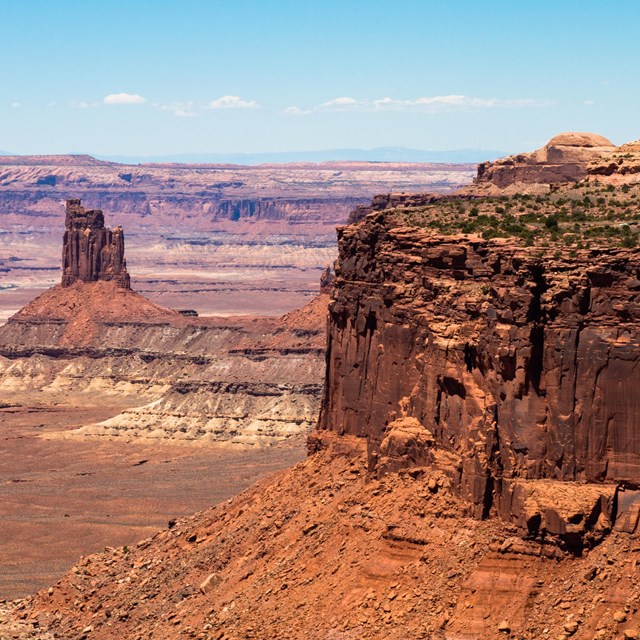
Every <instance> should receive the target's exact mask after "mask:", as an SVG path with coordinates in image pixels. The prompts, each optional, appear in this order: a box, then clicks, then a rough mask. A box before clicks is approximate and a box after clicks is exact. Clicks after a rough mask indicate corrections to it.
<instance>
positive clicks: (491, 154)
mask: <svg viewBox="0 0 640 640" xmlns="http://www.w3.org/2000/svg"><path fill="white" fill-rule="evenodd" d="M505 155H507V154H506V153H505V152H503V151H496V150H493V149H454V150H450V151H434V150H430V149H407V148H404V147H377V148H375V149H327V150H324V151H276V152H271V153H270V152H264V153H202V154H197V153H183V154H171V155H163V156H103V155H96V156H95V157H97V158H99V159H100V160H109V161H111V162H124V163H127V164H132V163H133V164H135V163H141V162H180V163H201V164H226V163H228V164H244V165H255V164H270V163H279V162H331V161H334V162H336V161H345V162H348V161H360V162H445V163H468V162H470V163H476V162H483V161H484V160H495V159H496V158H500V157H502V156H505Z"/></svg>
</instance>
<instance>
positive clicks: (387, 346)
mask: <svg viewBox="0 0 640 640" xmlns="http://www.w3.org/2000/svg"><path fill="white" fill-rule="evenodd" d="M339 250H340V258H339V261H338V268H337V281H336V287H335V290H334V300H333V302H332V303H331V305H330V324H329V336H328V349H329V351H328V359H327V365H328V368H327V377H326V390H325V398H324V403H323V407H322V411H321V417H320V423H319V426H320V429H323V430H332V431H336V432H338V433H342V434H350V435H355V436H361V437H365V438H367V440H368V443H369V455H370V465H371V466H372V468H375V466H376V465H377V464H378V460H379V459H387V460H388V458H389V455H388V452H387V451H385V450H383V449H384V447H383V443H385V442H386V440H387V439H388V437H389V433H393V432H394V431H395V430H396V429H395V425H397V424H398V423H397V421H398V420H399V419H401V418H403V419H406V418H410V419H411V420H415V421H417V422H418V423H419V424H420V425H422V427H423V428H424V429H425V433H429V434H432V435H433V441H434V446H433V448H434V451H435V457H436V460H437V463H438V464H440V466H441V467H442V468H443V469H445V470H446V473H447V475H448V476H449V477H450V478H451V480H452V483H453V485H454V486H456V487H457V489H458V491H459V492H460V493H461V494H462V495H464V496H465V497H466V498H468V500H469V501H470V504H471V505H472V506H471V511H472V512H473V513H474V514H475V515H476V516H479V517H482V516H486V515H488V514H489V513H492V512H495V511H497V512H498V513H500V514H501V515H503V517H505V518H507V519H511V520H512V521H513V522H514V524H516V526H518V527H519V528H520V530H521V531H522V532H523V533H525V534H535V533H536V532H538V531H541V530H544V531H545V532H546V533H550V534H553V535H558V536H559V537H561V538H562V537H564V540H565V542H566V543H567V544H572V540H573V538H575V537H576V536H578V537H580V535H582V534H584V533H585V532H586V531H591V532H593V531H595V530H596V529H598V528H600V529H601V530H603V531H604V530H606V529H607V528H608V527H609V526H610V524H611V521H612V518H613V517H614V515H615V514H614V513H613V511H614V507H613V503H614V496H613V493H614V492H612V491H611V484H615V483H620V484H625V485H628V486H629V485H631V486H637V484H638V481H639V479H640V396H639V395H638V393H637V388H638V384H639V382H640V374H639V373H638V372H639V371H640V369H639V368H638V367H639V363H640V278H639V276H640V252H638V251H637V250H624V249H619V250H617V249H611V250H593V251H579V252H578V253H577V255H576V256H575V257H574V258H563V257H557V255H556V256H552V255H551V251H548V255H547V254H544V253H542V252H541V251H539V250H536V251H533V250H530V249H527V248H526V247H518V246H517V245H514V244H507V243H505V242H500V241H483V240H480V239H477V240H474V239H469V238H467V237H464V236H458V237H454V236H448V237H440V236H434V235H431V234H430V233H429V232H428V231H426V230H422V229H417V228H410V227H399V226H397V223H395V226H394V222H393V220H392V216H388V215H387V213H386V212H375V211H374V212H373V213H370V214H368V215H367V216H366V217H365V218H364V220H362V221H361V222H360V223H357V224H353V225H350V226H348V227H345V228H343V229H341V230H340V231H339ZM414 426H415V425H414ZM395 439H396V438H394V440H395ZM417 442H419V439H417V438H415V437H414V438H413V439H411V442H410V443H409V444H410V445H411V446H408V447H405V449H406V451H404V452H400V454H399V455H393V456H392V458H393V461H394V462H393V465H391V466H393V467H395V466H397V463H398V461H399V460H400V459H401V458H403V457H404V458H406V460H407V461H408V462H409V463H411V461H412V460H417V461H420V460H421V459H427V458H428V457H429V456H431V455H434V454H433V453H432V452H431V447H430V451H429V452H428V453H423V454H420V453H418V452H416V451H415V449H416V447H415V444H416V443H417ZM387 445H388V443H387ZM387 445H385V446H386V448H387V449H388V446H387ZM395 448H396V449H398V447H395ZM531 481H536V482H541V481H542V482H543V484H541V485H540V484H538V485H535V486H534V485H531V484H529V483H530V482H531ZM567 482H570V483H575V482H580V483H584V482H587V483H598V484H597V485H596V486H597V487H601V488H600V489H596V490H595V491H594V492H592V493H593V495H591V494H589V496H588V500H586V502H585V504H584V505H582V506H580V508H577V511H576V512H575V513H573V512H571V513H569V511H571V509H565V510H564V511H566V513H564V511H563V508H560V507H557V504H558V503H559V502H562V503H563V504H565V503H571V502H572V500H571V499H570V498H566V487H567V485H566V483H567ZM601 483H609V485H607V486H605V485H603V484H601ZM613 488H614V489H615V486H614V487H613ZM578 493H579V492H578ZM560 497H561V498H562V499H561V500H560ZM573 502H574V503H575V504H578V503H580V501H573ZM525 506H526V508H525ZM554 509H555V510H554ZM563 513H564V515H563ZM634 527H635V525H634Z"/></svg>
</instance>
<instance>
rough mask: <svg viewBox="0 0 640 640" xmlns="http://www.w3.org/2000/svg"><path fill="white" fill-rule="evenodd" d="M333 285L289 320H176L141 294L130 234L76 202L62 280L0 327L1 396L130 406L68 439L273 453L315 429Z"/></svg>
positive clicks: (69, 216) (70, 211) (70, 207)
mask: <svg viewBox="0 0 640 640" xmlns="http://www.w3.org/2000/svg"><path fill="white" fill-rule="evenodd" d="M331 281H332V274H331V272H330V270H329V271H327V272H325V273H324V274H323V278H322V282H321V283H320V285H321V289H324V291H321V292H320V293H319V295H318V296H317V297H316V298H314V299H312V300H311V302H309V303H308V304H307V305H306V306H305V307H303V308H301V309H299V310H297V311H294V312H291V313H289V314H286V315H285V316H283V317H280V318H254V317H238V318H224V317H219V318H215V317H211V318H198V317H194V315H193V313H192V312H189V311H188V310H187V312H186V313H184V312H182V313H181V312H178V311H176V310H173V309H167V308H164V307H161V306H159V305H157V304H154V303H153V302H151V301H150V300H148V299H147V298H145V297H144V296H142V295H140V294H139V293H137V292H135V291H133V290H132V289H131V286H130V278H129V273H128V271H127V266H126V260H125V257H124V233H123V231H122V229H121V228H120V227H117V228H115V229H113V230H112V229H109V228H107V227H105V225H104V215H103V213H102V211H100V210H85V209H84V208H83V207H82V206H81V204H80V201H79V200H75V199H74V200H69V201H67V207H66V228H65V232H64V236H63V249H62V281H61V283H60V284H58V285H56V286H54V287H52V288H50V289H48V290H47V291H45V292H44V293H42V294H41V295H40V296H38V297H37V298H36V299H35V300H33V301H32V302H31V303H30V304H28V305H27V306H26V307H24V308H23V309H21V310H20V311H19V312H18V313H16V314H15V315H14V316H12V317H11V318H10V319H9V321H8V322H7V323H6V324H5V325H3V326H2V327H0V387H1V388H2V389H3V390H4V391H5V392H7V393H10V394H11V399H12V401H14V402H21V401H23V402H24V403H25V404H26V406H30V403H33V402H34V394H35V396H37V398H36V400H37V401H38V402H44V403H45V404H47V403H48V404H49V405H55V404H57V403H60V402H62V403H63V404H64V403H67V404H69V403H71V404H72V405H73V404H76V405H83V404H84V403H89V404H97V405H100V403H101V402H106V403H107V404H108V402H109V399H110V398H119V399H122V400H124V401H125V402H124V404H125V405H129V406H130V408H128V409H126V410H125V411H123V412H122V413H120V414H118V415H116V416H113V417H112V418H109V419H108V420H106V421H104V422H100V423H98V424H90V425H85V426H84V427H82V428H80V429H78V430H76V431H73V432H65V433H61V434H59V436H60V437H64V438H69V437H81V438H87V437H89V438H94V439H101V438H102V439H121V440H126V439H128V438H130V437H134V438H136V439H139V440H149V441H154V442H157V441H160V440H162V441H166V442H191V441H198V442H217V443H223V442H224V443H228V444H237V445H241V446H270V445H271V444H273V443H274V442H279V441H281V440H285V439H288V438H291V437H295V436H300V435H301V434H306V432H307V431H308V430H309V428H311V426H312V425H313V423H314V422H315V420H316V416H317V412H318V408H319V402H320V397H321V389H322V366H323V361H324V327H325V323H326V308H327V301H328V297H329V296H328V293H327V287H328V286H329V285H330V283H331ZM196 316H197V314H196ZM96 389H97V390H99V392H97V393H96ZM141 403H142V404H141Z"/></svg>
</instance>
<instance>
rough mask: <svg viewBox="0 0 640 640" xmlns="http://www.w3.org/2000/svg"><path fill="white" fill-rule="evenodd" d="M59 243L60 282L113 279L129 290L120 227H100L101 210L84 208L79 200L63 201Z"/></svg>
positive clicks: (67, 284) (101, 221) (102, 220)
mask: <svg viewBox="0 0 640 640" xmlns="http://www.w3.org/2000/svg"><path fill="white" fill-rule="evenodd" d="M65 227H66V229H65V232H64V241H63V246H62V285H63V286H65V287H66V286H69V285H71V284H73V283H74V282H77V281H79V280H80V281H83V282H95V281H97V280H113V281H115V282H116V283H117V284H118V285H119V286H121V287H122V288H124V289H130V288H131V284H130V278H129V274H128V272H127V262H126V260H125V258H124V233H123V231H122V227H116V228H115V229H113V230H112V229H109V228H108V227H105V226H104V216H103V214H102V211H100V210H98V209H92V210H89V211H87V210H86V209H85V208H84V207H83V206H81V204H80V200H67V215H66V221H65Z"/></svg>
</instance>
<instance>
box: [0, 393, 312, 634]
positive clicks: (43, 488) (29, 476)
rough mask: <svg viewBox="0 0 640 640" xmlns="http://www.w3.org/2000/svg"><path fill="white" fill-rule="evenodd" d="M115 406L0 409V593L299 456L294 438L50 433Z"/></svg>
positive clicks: (110, 412) (49, 575)
mask: <svg viewBox="0 0 640 640" xmlns="http://www.w3.org/2000/svg"><path fill="white" fill-rule="evenodd" d="M125 408H126V407H125V406H123V404H122V403H120V404H117V400H113V399H112V400H111V403H110V404H107V403H105V404H96V405H95V406H87V404H86V399H84V401H83V400H82V399H81V398H77V399H76V401H74V400H73V399H71V400H68V401H67V402H66V403H65V404H58V405H55V406H4V407H3V408H1V409H0V432H1V433H2V436H1V437H2V446H1V447H0V522H1V523H2V527H0V566H1V567H2V571H1V572H0V598H15V597H19V596H23V595H26V594H28V593H33V592H35V591H37V590H38V589H41V588H43V587H46V586H48V585H49V584H52V583H53V582H55V581H56V580H57V579H58V578H59V577H61V576H62V575H63V573H64V572H65V571H67V570H68V568H69V567H70V566H71V565H72V564H73V563H74V562H75V561H76V560H77V559H78V558H79V557H80V556H81V555H83V554H88V553H95V552H97V551H100V550H101V549H103V548H104V546H105V545H111V546H123V545H130V546H131V545H135V543H136V542H137V541H138V540H141V539H142V538H145V537H147V536H149V535H152V534H154V533H155V532H157V531H158V530H159V529H162V528H165V527H166V526H167V522H168V521H169V520H171V519H174V518H177V517H180V516H184V515H186V514H191V513H193V512H194V511H197V510H200V509H203V508H205V507H209V506H210V505H212V504H217V503H219V502H222V501H224V500H226V499H228V498H230V497H231V496H233V495H235V494H237V493H238V492H239V491H241V490H242V489H244V488H246V487H248V486H249V485H251V484H253V483H254V482H255V481H256V480H257V479H259V478H261V477H263V476H264V475H266V474H269V473H271V472H272V471H274V470H277V469H281V468H284V467H288V466H290V465H291V464H293V463H294V462H297V461H298V460H300V459H301V458H302V457H303V455H304V452H303V447H304V440H303V438H298V439H290V440H288V441H287V442H286V443H282V444H280V445H279V446H278V447H270V448H265V449H260V450H258V449H254V450H243V449H241V448H237V447H236V448H228V447H227V448H225V447H219V446H218V447H214V446H212V445H206V444H200V445H194V444H189V445H167V444H150V443H148V442H147V443H144V444H143V443H140V442H137V441H136V440H135V439H133V440H131V441H128V442H126V443H124V442H120V441H119V442H110V441H100V442H96V441H93V440H91V441H88V440H82V439H78V438H73V439H60V438H59V437H51V436H52V434H53V433H56V434H58V433H59V432H61V431H68V430H70V429H73V428H76V427H78V426H81V425H83V424H86V423H88V422H95V421H99V420H104V419H107V418H110V417H112V416H114V415H116V414H117V413H119V412H120V411H122V410H123V409H125ZM2 637H4V636H2Z"/></svg>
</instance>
